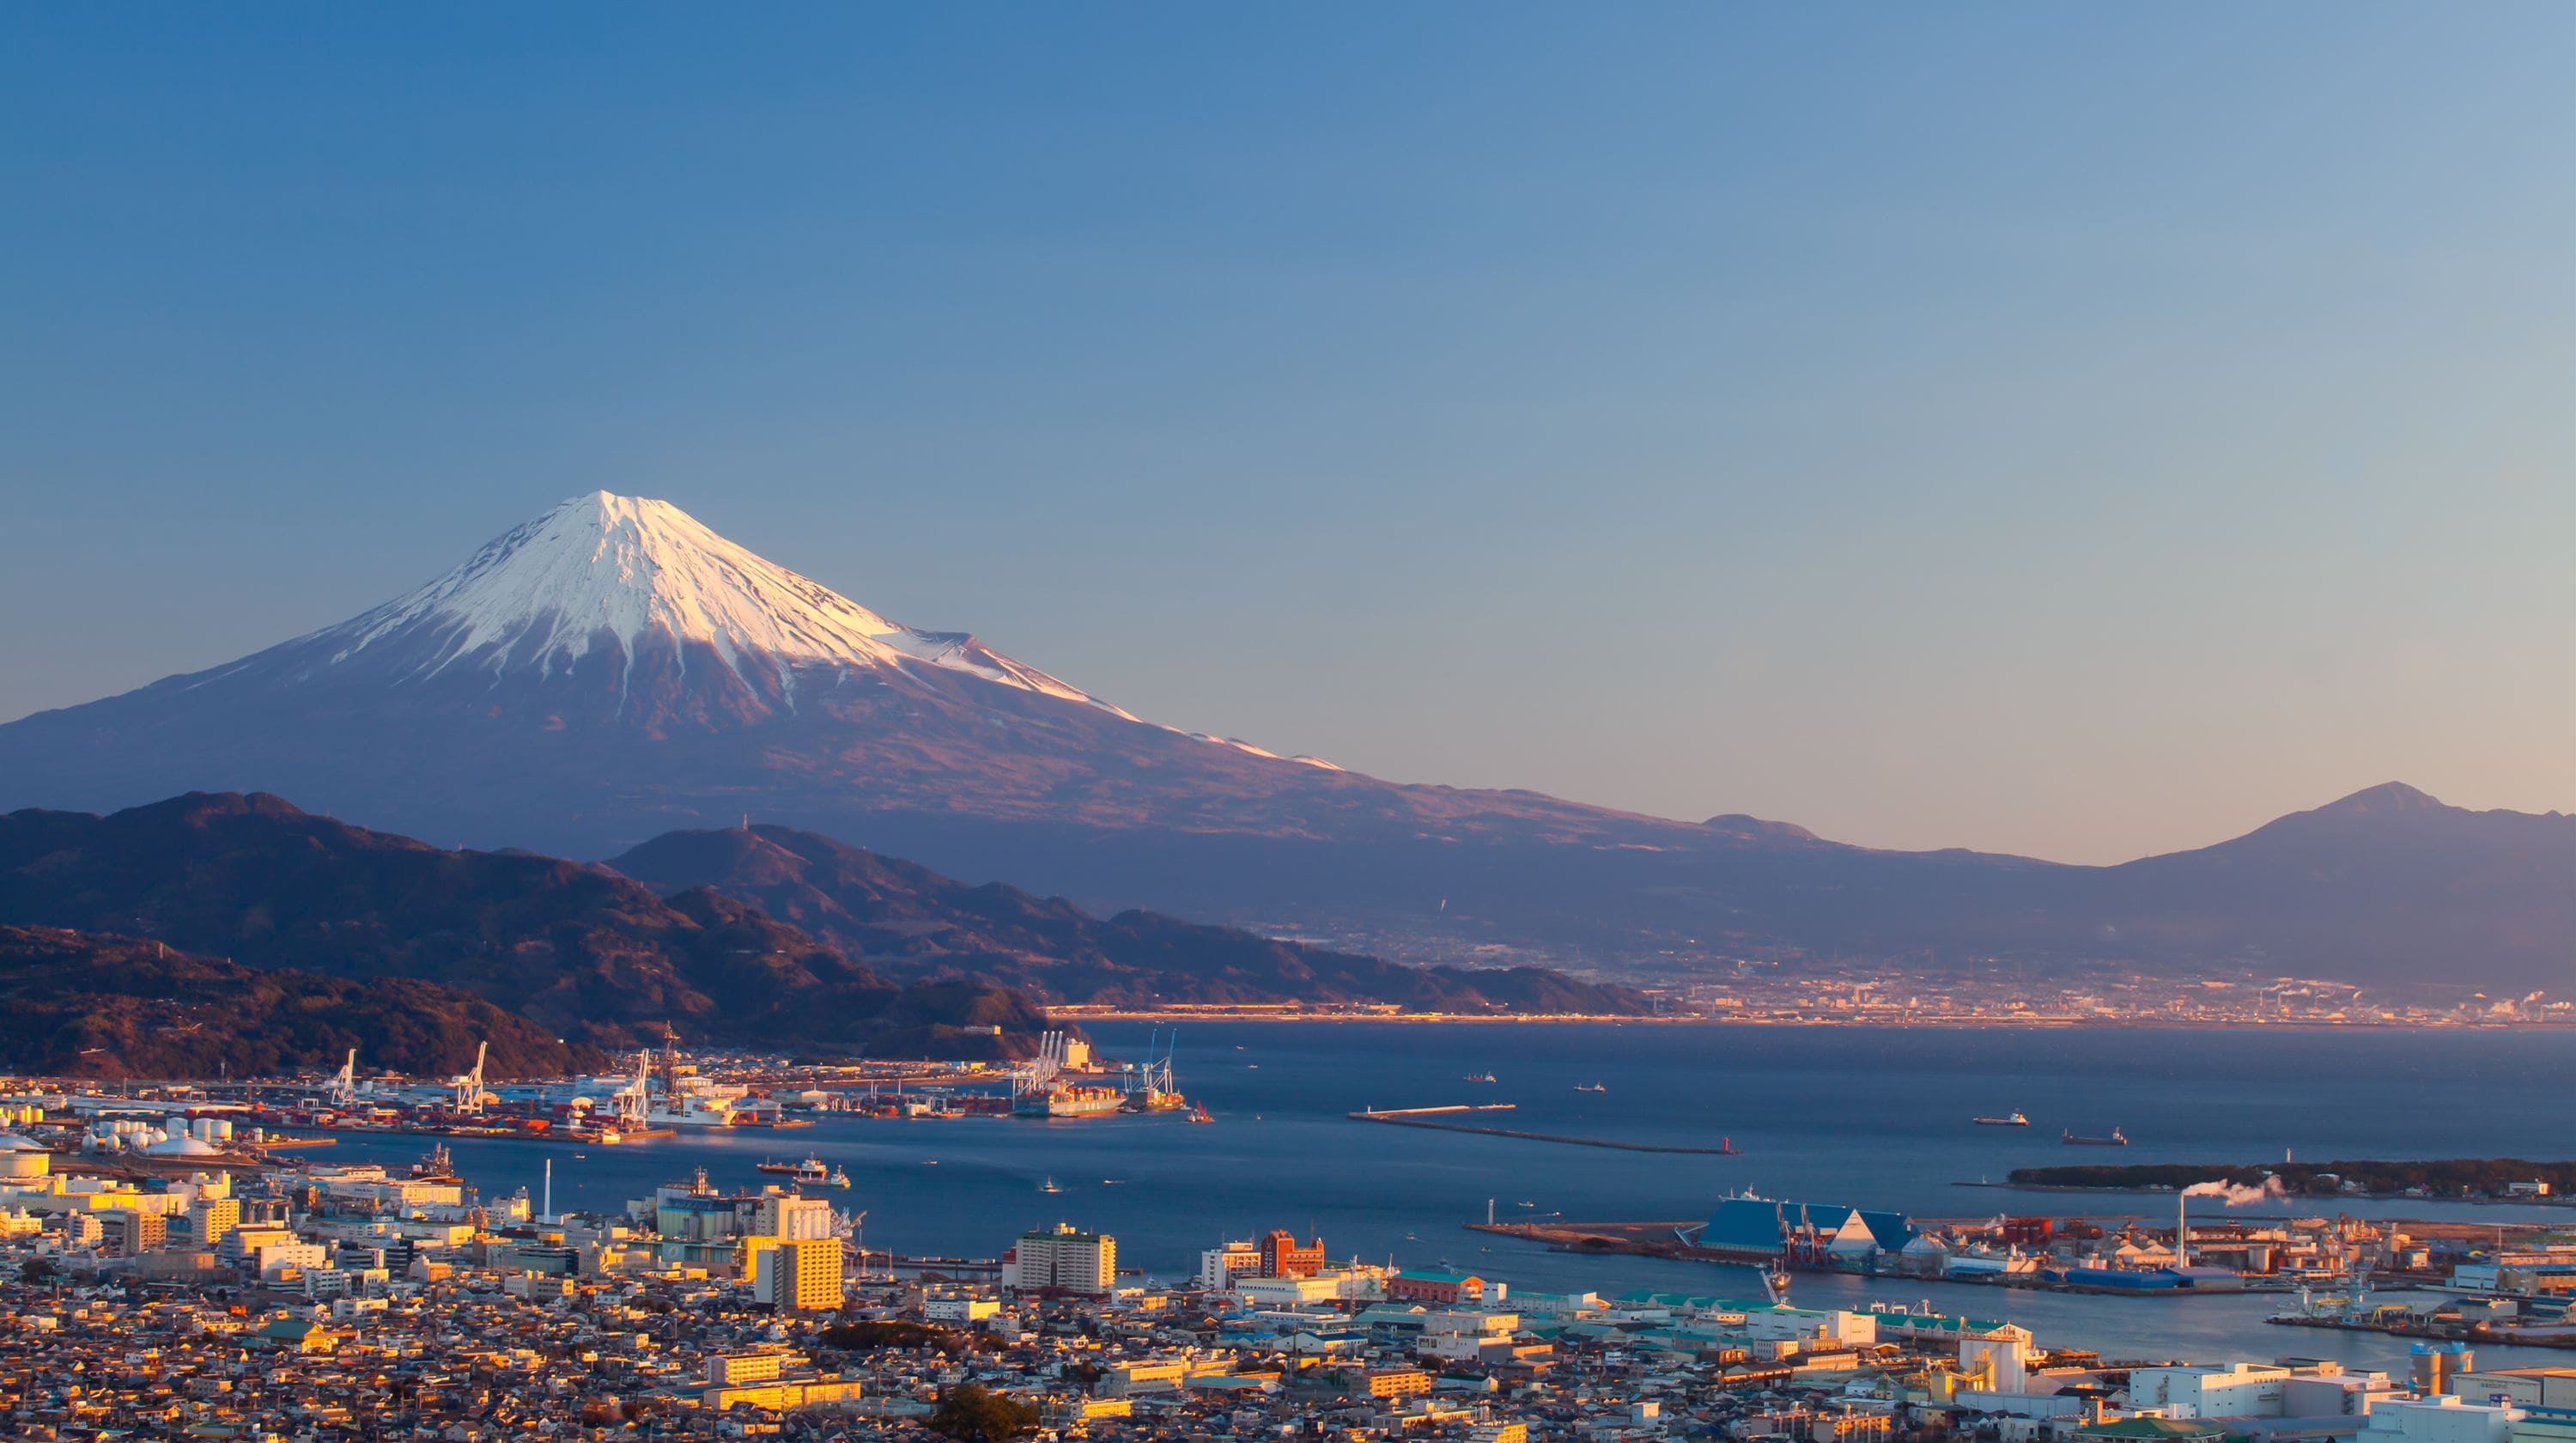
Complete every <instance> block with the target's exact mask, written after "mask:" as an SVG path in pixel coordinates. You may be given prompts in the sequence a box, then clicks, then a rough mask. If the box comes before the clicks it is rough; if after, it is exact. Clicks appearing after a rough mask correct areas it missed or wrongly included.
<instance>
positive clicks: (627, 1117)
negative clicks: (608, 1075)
mask: <svg viewBox="0 0 2576 1443" xmlns="http://www.w3.org/2000/svg"><path fill="white" fill-rule="evenodd" d="M652 1084H653V1054H652V1053H650V1052H638V1053H636V1054H635V1076H634V1078H633V1079H632V1080H630V1081H629V1082H628V1083H627V1084H626V1085H625V1086H624V1087H621V1088H619V1089H617V1096H616V1098H615V1101H616V1103H617V1126H618V1128H619V1129H620V1130H621V1131H625V1132H641V1131H643V1130H644V1128H645V1126H646V1124H647V1123H648V1122H649V1121H650V1119H651V1117H652V1113H653V1095H652Z"/></svg>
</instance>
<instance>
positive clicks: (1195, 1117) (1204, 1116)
mask: <svg viewBox="0 0 2576 1443" xmlns="http://www.w3.org/2000/svg"><path fill="white" fill-rule="evenodd" d="M1190 1121H1192V1122H1214V1121H1216V1119H1215V1118H1213V1117H1210V1116H1208V1110H1207V1104H1206V1103H1204V1102H1202V1103H1200V1104H1199V1105H1198V1106H1196V1107H1193V1108H1191V1109H1190Z"/></svg>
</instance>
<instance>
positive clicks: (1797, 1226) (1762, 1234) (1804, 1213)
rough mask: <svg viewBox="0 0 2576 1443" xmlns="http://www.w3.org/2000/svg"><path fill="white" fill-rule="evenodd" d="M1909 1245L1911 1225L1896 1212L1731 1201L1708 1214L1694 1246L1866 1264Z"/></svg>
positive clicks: (1767, 1200)
mask: <svg viewBox="0 0 2576 1443" xmlns="http://www.w3.org/2000/svg"><path fill="white" fill-rule="evenodd" d="M1913 1240H1914V1224H1913V1223H1911V1222H1909V1221H1907V1220H1906V1218H1905V1216H1904V1215H1903V1214H1901V1213H1891V1212H1875V1211H1866V1210H1863V1209H1860V1208H1854V1207H1845V1206H1843V1205H1842V1204H1839V1203H1803V1202H1791V1201H1785V1200H1781V1199H1776V1198H1757V1197H1731V1198H1728V1199H1726V1200H1725V1201H1724V1202H1721V1203H1719V1204H1718V1205H1717V1211H1715V1212H1713V1213H1711V1214H1709V1217H1708V1223H1707V1225H1706V1226H1704V1227H1702V1228H1701V1229H1700V1231H1699V1236H1698V1237H1697V1238H1696V1239H1695V1242H1696V1244H1697V1246H1699V1247H1703V1248H1707V1249H1710V1250H1712V1251H1715V1252H1728V1253H1744V1254H1753V1255H1760V1256H1764V1257H1778V1258H1789V1259H1793V1260H1796V1259H1806V1260H1813V1261H1819V1262H1823V1261H1840V1262H1866V1261H1868V1260H1869V1259H1871V1258H1873V1257H1875V1256H1877V1255H1878V1254H1880V1253H1882V1252H1885V1253H1894V1252H1898V1251H1900V1250H1902V1249H1903V1248H1904V1246H1905V1245H1906V1244H1907V1243H1910V1242H1912V1241H1913Z"/></svg>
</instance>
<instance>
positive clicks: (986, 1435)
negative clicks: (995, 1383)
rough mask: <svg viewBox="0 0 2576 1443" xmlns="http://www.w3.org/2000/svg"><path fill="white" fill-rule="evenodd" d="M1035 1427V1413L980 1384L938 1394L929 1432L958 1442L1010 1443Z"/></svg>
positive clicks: (1032, 1406)
mask: <svg viewBox="0 0 2576 1443" xmlns="http://www.w3.org/2000/svg"><path fill="white" fill-rule="evenodd" d="M1037 1426H1038V1410H1037V1408H1036V1407H1035V1406H1034V1405H1031V1404H1028V1403H1023V1402H1021V1401H1019V1400H1018V1399H1016V1398H1013V1397H1010V1396H1008V1395H1006V1394H1002V1393H996V1392H994V1391H993V1390H992V1389H990V1388H987V1387H985V1386H983V1385H982V1384H980V1383H960V1384H958V1385H957V1386H956V1387H954V1388H948V1389H944V1390H942V1391H941V1393H940V1395H939V1406H938V1408H936V1409H934V1410H933V1411H932V1412H931V1415H930V1429H931V1431H932V1432H934V1433H939V1434H943V1435H945V1436H947V1437H950V1438H954V1439H956V1440H958V1443H1011V1440H1012V1439H1014V1438H1017V1437H1019V1436H1020V1435H1021V1434H1023V1433H1026V1432H1028V1431H1029V1430H1030V1429H1032V1428H1035V1427H1037Z"/></svg>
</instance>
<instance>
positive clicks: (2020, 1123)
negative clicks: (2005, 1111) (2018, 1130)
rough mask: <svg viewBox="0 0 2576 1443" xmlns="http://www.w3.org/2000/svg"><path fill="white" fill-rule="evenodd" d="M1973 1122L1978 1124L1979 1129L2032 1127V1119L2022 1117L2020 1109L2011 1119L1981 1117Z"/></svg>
mask: <svg viewBox="0 0 2576 1443" xmlns="http://www.w3.org/2000/svg"><path fill="white" fill-rule="evenodd" d="M1972 1120H1973V1121H1974V1122H1975V1123H1976V1124H1977V1126H1979V1127H2028V1126H2030V1119H2029V1118H2027V1117H2024V1116H2022V1115H2021V1113H2020V1111H2019V1110H2018V1109H2016V1110H2015V1111H2014V1112H2013V1114H2012V1115H2011V1116H2010V1117H1980V1118H1975V1119H1972Z"/></svg>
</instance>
